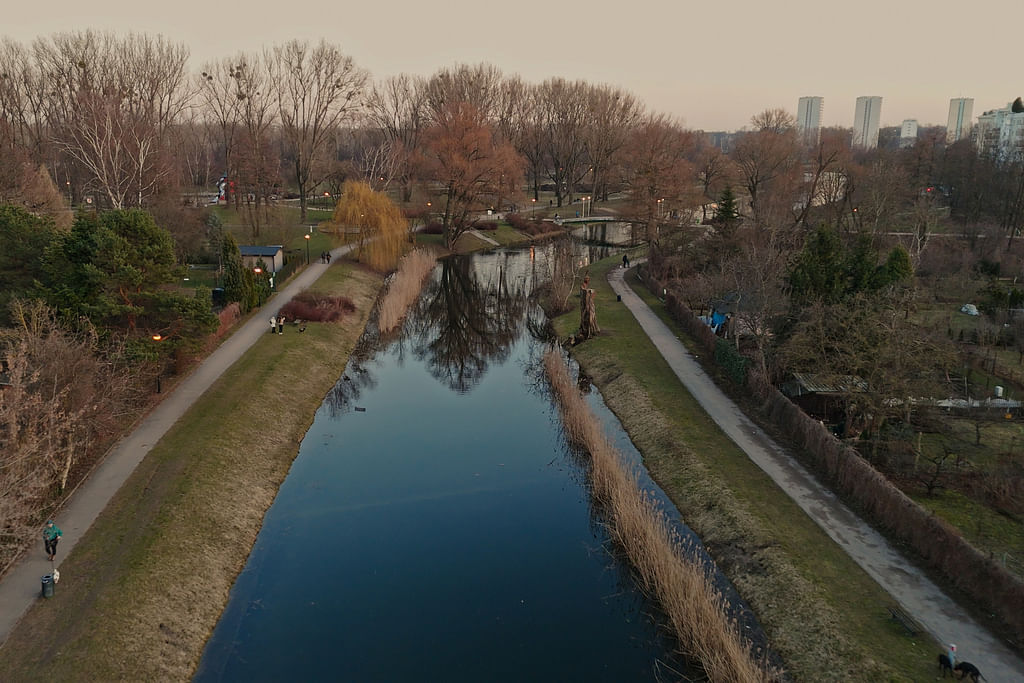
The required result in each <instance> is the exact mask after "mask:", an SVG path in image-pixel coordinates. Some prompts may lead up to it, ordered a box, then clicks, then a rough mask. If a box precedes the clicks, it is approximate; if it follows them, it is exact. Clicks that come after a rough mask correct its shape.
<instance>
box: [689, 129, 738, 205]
mask: <svg viewBox="0 0 1024 683" xmlns="http://www.w3.org/2000/svg"><path fill="white" fill-rule="evenodd" d="M695 166H696V169H697V181H698V182H699V183H700V187H701V191H702V192H703V196H702V197H701V206H700V209H701V222H702V223H706V222H707V220H708V208H707V207H708V204H709V203H711V202H714V201H717V199H718V195H719V194H720V193H721V191H722V190H723V189H725V185H727V184H728V181H729V178H730V175H731V170H732V169H731V167H730V161H729V158H728V157H727V156H725V155H724V154H722V150H720V149H718V148H717V147H713V146H711V145H708V144H706V143H705V144H703V145H702V146H701V148H700V151H699V152H698V154H697V160H696V163H695Z"/></svg>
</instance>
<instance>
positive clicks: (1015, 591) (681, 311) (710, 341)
mask: <svg viewBox="0 0 1024 683" xmlns="http://www.w3.org/2000/svg"><path fill="white" fill-rule="evenodd" d="M641 271H642V273H643V277H644V278H645V281H646V285H647V287H648V288H649V289H650V290H651V291H653V292H663V293H664V294H665V306H666V308H667V309H668V311H669V313H670V314H671V315H672V317H673V318H674V319H675V320H676V321H678V322H679V324H680V325H682V327H683V329H685V330H686V332H687V334H689V335H690V336H691V337H692V338H693V339H695V340H697V342H698V343H699V344H701V345H702V346H703V347H704V348H705V349H706V351H707V352H708V353H709V354H714V355H715V360H716V361H717V362H719V363H722V360H725V361H726V365H725V367H726V370H727V371H729V374H730V375H733V378H734V379H738V381H739V382H740V383H741V384H743V383H745V384H746V386H747V387H748V388H749V389H750V390H751V391H752V392H754V394H755V395H756V396H757V397H758V398H759V399H761V400H762V401H764V408H765V411H764V412H765V413H766V414H767V415H768V417H769V419H770V421H771V422H772V423H773V424H774V425H776V426H777V427H778V428H779V429H781V430H783V431H784V432H785V433H786V434H790V435H792V437H793V438H795V439H796V442H797V444H798V445H799V446H801V447H802V448H803V451H804V452H805V453H806V456H805V459H806V460H808V461H809V463H808V464H809V465H811V466H812V467H813V468H814V469H815V470H816V471H817V472H818V473H819V475H820V476H822V477H823V479H824V481H825V483H826V484H827V485H828V486H830V487H831V488H832V490H834V491H836V492H837V493H839V494H840V495H841V496H843V497H844V498H845V499H846V500H848V501H850V502H852V503H853V504H854V505H855V506H857V507H858V508H859V509H861V510H863V511H864V513H865V514H866V515H867V517H868V518H869V519H870V520H871V521H872V522H873V523H874V524H876V525H878V526H880V527H881V528H883V529H885V530H887V531H888V532H889V533H890V534H892V536H893V537H895V538H896V539H897V540H899V541H900V542H903V543H906V544H907V545H909V546H910V547H912V548H913V549H914V550H915V551H916V552H917V553H918V554H919V555H920V556H921V557H922V558H923V559H924V560H925V562H927V564H928V565H929V566H930V567H932V568H934V569H936V570H938V571H939V572H940V573H941V574H942V576H943V577H945V578H946V579H947V580H948V581H950V582H951V583H952V584H953V585H955V586H956V587H957V588H958V589H960V590H962V591H963V592H964V593H965V594H966V595H968V596H969V597H970V598H972V599H973V600H974V601H976V602H977V603H978V604H979V605H980V606H981V607H982V608H984V609H985V610H986V611H988V612H990V613H992V614H995V615H998V617H1000V618H1001V619H1002V620H1003V621H1004V622H1005V624H1006V626H1007V627H1008V628H1009V629H1010V633H1005V634H1002V635H1004V636H1005V637H1007V638H1009V639H1011V640H1012V641H1013V642H1014V643H1016V644H1017V645H1018V646H1020V645H1021V644H1024V582H1022V581H1021V580H1020V579H1018V578H1017V577H1015V576H1014V575H1013V574H1011V573H1010V572H1008V571H1006V569H1005V568H1003V567H1002V566H1001V565H1000V564H998V563H997V562H995V561H994V560H993V559H991V558H989V557H986V556H985V555H984V554H983V553H982V552H981V551H979V550H978V549H977V548H975V547H974V546H972V545H971V544H970V543H969V542H968V541H967V540H966V539H965V538H964V537H963V536H962V535H961V534H960V532H959V531H958V530H957V529H956V528H955V527H953V526H951V525H949V524H948V523H946V522H945V521H943V520H942V519H940V518H938V517H936V516H935V515H933V514H931V513H929V512H928V511H927V510H925V509H924V508H923V507H921V506H920V505H918V504H917V503H916V502H914V501H913V500H911V499H910V498H908V497H907V496H906V494H904V493H903V492H902V491H901V490H899V489H898V488H897V487H896V486H894V485H893V484H892V482H890V481H889V480H888V479H887V478H886V477H885V476H884V475H883V474H881V473H880V472H878V470H876V469H875V468H874V467H872V466H871V464H870V463H868V462H867V461H866V460H864V459H863V458H861V457H860V455H859V454H858V453H857V452H856V451H855V450H854V449H853V448H850V447H849V446H847V445H846V444H844V443H842V442H841V441H839V440H838V439H836V438H835V437H834V436H833V435H832V434H831V433H830V432H829V431H828V430H827V429H826V428H825V427H824V426H823V425H822V424H821V423H820V422H818V421H817V420H815V419H813V418H811V417H809V416H808V415H807V414H806V413H804V412H803V411H802V410H801V409H800V408H799V407H798V406H797V405H796V404H794V403H793V402H792V401H790V400H789V399H787V398H786V397H785V396H783V395H782V393H781V392H780V391H779V390H778V389H777V388H775V387H774V386H773V385H772V384H771V383H770V382H768V381H766V380H765V379H764V378H762V377H761V376H760V375H759V374H757V373H756V372H755V371H754V369H753V367H752V366H750V365H748V366H747V367H746V368H745V377H742V378H741V377H739V376H738V375H735V374H734V372H735V368H736V365H735V359H732V358H731V357H730V356H728V355H724V356H723V358H722V359H720V355H723V354H722V353H721V351H720V349H721V346H720V343H724V342H723V340H722V339H720V338H719V337H716V336H715V335H714V334H713V333H712V332H711V328H709V327H708V326H707V325H705V324H704V323H703V322H701V321H700V319H698V318H697V316H696V315H694V313H693V312H692V311H691V310H690V309H689V308H688V307H687V306H686V304H685V303H684V302H683V301H682V300H681V299H680V298H679V297H678V296H676V295H675V294H674V293H673V292H671V291H667V290H666V288H665V285H663V284H662V283H660V282H658V281H657V280H654V279H653V278H652V277H651V276H650V273H649V272H648V269H646V268H641ZM726 346H727V347H728V348H730V349H731V348H732V347H731V346H730V345H726Z"/></svg>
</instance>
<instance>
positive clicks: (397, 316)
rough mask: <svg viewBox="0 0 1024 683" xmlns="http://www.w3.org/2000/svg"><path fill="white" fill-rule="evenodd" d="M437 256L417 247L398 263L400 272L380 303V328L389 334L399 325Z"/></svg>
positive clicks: (418, 292) (392, 280) (383, 332)
mask: <svg viewBox="0 0 1024 683" xmlns="http://www.w3.org/2000/svg"><path fill="white" fill-rule="evenodd" d="M435 260H436V259H435V257H434V254H433V253H432V252H429V251H427V250H426V249H417V250H415V251H411V252H409V253H408V254H406V255H405V256H404V257H403V258H402V260H401V261H400V262H399V264H398V272H396V273H395V276H394V277H393V278H391V284H390V285H389V286H388V291H387V293H386V294H385V295H384V299H383V300H382V301H381V303H380V316H379V319H378V328H379V329H380V331H381V334H387V333H388V332H390V331H391V330H393V329H395V328H396V327H397V326H398V323H399V322H401V320H402V318H403V317H404V316H405V312H406V311H407V310H409V306H411V305H412V303H413V302H414V301H416V297H418V296H419V295H420V289H422V287H423V280H424V279H426V277H427V275H429V274H430V271H431V270H433V269H434V262H435Z"/></svg>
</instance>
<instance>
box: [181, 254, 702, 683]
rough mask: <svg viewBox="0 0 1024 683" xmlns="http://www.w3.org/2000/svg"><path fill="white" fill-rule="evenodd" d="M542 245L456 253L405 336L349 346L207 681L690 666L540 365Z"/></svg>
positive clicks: (509, 675) (527, 674)
mask: <svg viewBox="0 0 1024 683" xmlns="http://www.w3.org/2000/svg"><path fill="white" fill-rule="evenodd" d="M540 261H542V258H541V257H540V255H538V257H537V260H536V261H535V260H534V259H531V257H530V252H528V251H525V252H511V251H508V252H496V253H493V254H489V255H479V256H476V257H469V258H458V259H448V260H446V261H445V262H444V263H443V264H442V265H439V266H438V268H437V270H436V271H435V275H434V278H433V280H432V282H431V283H430V284H429V286H428V288H427V291H426V292H425V293H424V295H423V297H422V298H421V301H420V303H419V305H418V308H417V310H416V311H414V312H413V314H412V315H411V316H410V319H409V321H408V322H407V324H406V326H405V330H404V332H403V333H402V336H401V337H400V338H397V339H393V340H391V341H390V342H388V343H384V342H379V343H377V344H375V346H377V347H378V350H375V351H372V352H369V351H365V349H364V352H363V354H362V356H359V355H357V356H356V357H354V358H353V360H352V362H350V364H349V367H348V368H347V369H346V373H345V375H344V377H343V378H342V379H341V380H339V382H338V384H337V386H336V388H335V390H334V391H332V392H331V394H330V395H329V396H328V397H327V399H326V400H325V402H324V404H323V405H322V406H321V408H320V410H319V411H318V412H317V415H316V419H315V421H314V423H313V425H312V426H311V428H310V430H309V432H308V433H307V434H306V437H305V439H304V440H303V442H302V445H301V447H300V451H299V455H298V457H297V458H296V460H295V462H294V464H293V466H292V468H291V471H290V473H289V475H288V477H287V479H286V480H285V482H284V484H283V485H282V486H281V489H280V491H279V493H278V495H277V498H276V499H275V501H274V504H273V505H272V507H271V508H270V510H269V511H268V512H267V515H266V518H265V521H264V526H263V529H262V531H261V532H260V535H259V537H258V539H257V541H256V545H255V547H254V548H253V551H252V554H251V555H250V557H249V561H248V564H247V565H246V567H245V569H244V571H243V572H242V574H241V575H240V576H239V578H238V580H237V582H236V583H235V586H234V588H233V590H232V593H231V597H230V601H229V604H228V606H227V608H226V610H225V612H224V614H223V615H222V617H221V620H220V622H219V623H218V625H217V627H216V629H215V631H214V634H213V636H212V638H211V640H210V641H209V643H208V644H207V647H206V650H205V652H204V654H203V658H202V661H201V663H200V666H199V670H198V673H197V675H196V680H198V681H219V680H225V681H249V680H343V681H412V680H423V681H535V680H536V681H634V680H656V679H661V680H672V679H676V678H678V676H677V675H676V674H673V673H671V671H672V670H680V669H681V668H682V667H683V665H682V664H680V663H679V662H678V661H676V659H675V658H674V657H673V656H672V654H671V652H670V650H671V648H672V642H671V641H670V640H668V639H666V638H665V637H664V629H663V627H661V626H659V625H658V623H656V621H657V617H656V616H652V615H656V614H657V610H656V609H655V608H654V607H652V606H651V605H650V604H649V602H648V601H647V600H646V599H645V598H644V597H643V596H642V595H640V594H639V593H638V591H637V589H636V588H635V587H634V585H633V582H632V579H631V577H630V574H629V571H628V569H627V568H626V567H625V566H624V565H623V564H622V563H621V562H620V561H618V560H617V559H616V558H615V557H614V556H613V554H612V553H610V552H609V549H608V548H607V540H608V539H607V535H606V533H605V531H604V529H603V527H602V526H601V524H600V523H598V522H596V521H595V518H594V513H593V511H592V510H591V506H590V504H589V502H588V497H587V492H586V489H585V475H584V472H583V470H582V465H581V464H580V463H581V459H580V458H578V457H576V456H574V455H573V454H572V453H571V452H570V450H569V449H568V448H567V447H566V445H565V441H564V437H563V433H562V430H561V427H560V425H559V422H558V416H557V411H556V410H555V408H554V407H553V405H552V404H551V402H550V400H549V398H548V396H547V395H546V390H545V389H544V385H543V382H542V381H541V380H540V367H539V358H540V355H541V352H542V351H543V343H542V342H541V341H538V340H537V338H536V337H537V336H540V335H539V334H538V331H539V330H540V329H541V328H542V327H543V317H542V314H541V313H540V311H539V310H538V309H537V308H536V307H535V306H533V305H532V304H531V303H529V302H528V300H527V297H526V296H525V295H526V294H527V293H528V292H529V290H530V287H531V286H532V283H533V282H534V281H535V276H536V271H537V269H538V268H541V267H543V266H541V265H538V262H540ZM531 330H532V331H533V334H531ZM380 347H382V348H380ZM594 401H596V402H597V404H598V408H599V409H602V410H603V406H601V405H600V402H599V399H597V398H596V397H595V398H594V399H592V403H593V402H594ZM357 408H358V409H362V410H357ZM603 419H605V421H606V424H612V426H613V428H618V427H617V423H614V418H613V417H611V416H610V414H609V413H608V412H607V411H606V410H604V414H603ZM619 431H620V434H619V436H618V437H617V438H618V439H621V438H622V437H621V429H620V430H619ZM625 443H628V439H627V440H626V441H625ZM666 665H667V666H668V667H671V669H666V668H665V666H666Z"/></svg>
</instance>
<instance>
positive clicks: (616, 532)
mask: <svg viewBox="0 0 1024 683" xmlns="http://www.w3.org/2000/svg"><path fill="white" fill-rule="evenodd" d="M544 368H545V370H546V373H547V376H548V380H549V381H550V382H551V386H552V388H553V389H554V392H555V395H556V396H557V397H558V402H559V412H560V413H561V415H562V422H563V423H564V424H565V428H566V431H567V433H568V434H569V438H570V439H571V440H572V441H573V442H574V443H576V444H579V445H580V446H582V447H583V448H584V449H586V451H587V452H588V453H589V454H590V458H591V460H590V462H591V466H590V472H589V474H590V477H589V479H590V484H591V490H592V495H593V496H594V498H595V499H596V500H597V501H598V502H599V503H600V504H601V505H602V506H603V507H604V509H605V510H606V513H607V519H608V527H609V531H610V533H611V536H612V538H613V539H614V540H615V542H616V543H618V544H619V545H620V546H621V547H622V548H623V549H624V550H625V551H626V555H627V556H628V557H629V560H630V562H631V563H632V565H633V567H634V569H635V571H636V573H637V574H638V576H639V578H640V581H641V583H642V584H643V586H644V588H645V589H646V590H647V591H648V592H650V593H651V594H652V595H653V596H654V597H655V598H656V599H657V601H658V603H659V604H660V605H661V608H662V610H664V612H665V614H666V616H667V617H668V620H669V622H670V623H671V624H672V630H673V632H674V634H675V635H676V637H677V639H678V641H679V643H680V645H681V646H682V649H683V651H684V652H685V653H686V654H687V655H688V656H690V657H692V658H693V659H695V660H697V661H698V662H699V663H700V664H701V666H702V667H703V668H704V671H705V672H707V674H708V676H709V678H710V679H711V680H713V681H722V682H726V681H735V682H737V683H739V682H744V683H745V682H748V681H750V682H753V681H768V680H772V679H773V678H774V677H775V676H776V675H777V673H776V672H769V671H766V670H764V669H762V668H761V667H760V666H758V664H757V663H755V661H754V660H753V659H752V657H751V651H750V645H749V644H747V643H744V640H743V637H742V636H741V634H740V633H739V631H738V630H737V626H736V623H735V622H733V621H730V618H729V615H728V614H727V612H726V605H725V603H724V601H723V599H722V596H721V594H719V593H718V592H717V591H716V590H715V587H714V585H713V584H712V583H711V581H710V580H709V578H708V576H707V575H706V574H705V571H704V566H703V565H702V564H701V563H698V562H694V561H692V560H689V559H686V558H685V555H686V553H685V551H684V549H683V548H682V546H681V544H680V541H679V539H678V537H676V536H674V535H673V533H672V531H671V530H670V528H669V525H668V522H667V520H666V518H665V513H664V512H662V511H661V510H660V509H659V508H658V505H657V503H655V502H654V501H653V500H652V499H651V498H650V497H649V496H647V495H645V494H644V492H643V491H642V490H641V489H640V485H639V483H638V482H637V478H636V473H635V472H633V471H632V470H631V469H630V468H629V467H627V466H626V465H625V464H624V463H623V460H622V457H621V456H620V455H619V453H618V452H617V451H616V450H615V447H614V446H612V445H611V444H610V443H609V442H608V439H607V438H606V437H605V435H604V429H603V427H602V425H601V423H600V421H599V420H598V419H597V417H596V416H595V415H594V413H593V412H592V411H591V410H590V408H589V407H588V406H587V404H586V403H585V402H584V400H583V397H582V396H581V395H580V392H579V389H578V388H577V385H576V383H575V382H573V380H572V378H571V377H569V372H568V370H567V369H566V367H565V364H564V363H563V362H562V358H561V356H560V355H559V354H558V353H556V352H554V351H548V352H547V353H546V354H545V356H544Z"/></svg>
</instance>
